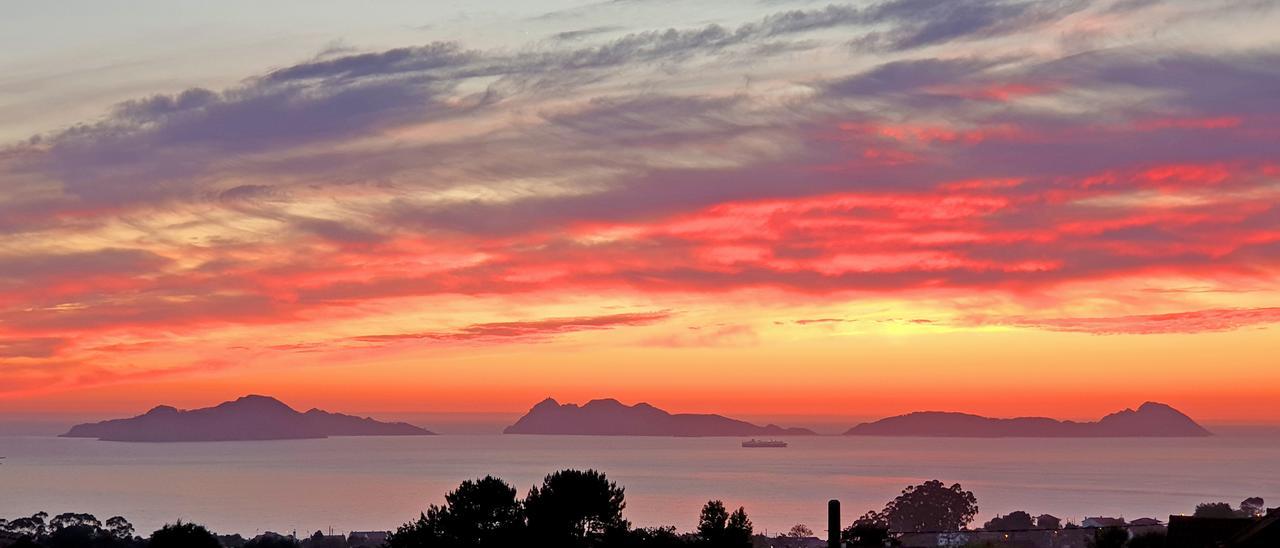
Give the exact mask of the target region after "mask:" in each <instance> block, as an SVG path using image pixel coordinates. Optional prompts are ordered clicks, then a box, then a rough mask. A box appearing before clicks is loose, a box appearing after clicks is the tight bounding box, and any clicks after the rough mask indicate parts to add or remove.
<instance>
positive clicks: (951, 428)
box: [845, 402, 1212, 438]
mask: <svg viewBox="0 0 1280 548" xmlns="http://www.w3.org/2000/svg"><path fill="white" fill-rule="evenodd" d="M845 435H846V436H928V437H944V436H945V437H977V438H1001V437H1044V438H1103V437H1113V438H1115V437H1202V436H1211V435H1212V433H1210V432H1209V431H1208V430H1206V429H1205V428H1204V427H1202V426H1200V425H1199V424H1196V422H1195V421H1193V420H1191V418H1190V417H1188V416H1186V415H1184V414H1182V413H1181V412H1180V411H1178V410H1177V409H1174V408H1172V407H1170V406H1168V405H1165V404H1163V403H1155V402H1147V403H1144V404H1142V406H1141V407H1138V409H1137V410H1136V411H1135V410H1132V409H1125V410H1124V411H1120V412H1118V413H1112V414H1110V415H1107V416H1105V417H1103V418H1102V419H1101V420H1099V421H1097V422H1073V421H1059V420H1054V419H1049V418H1044V417H1020V418H1014V419H993V418H988V417H982V416H978V415H971V414H967V413H947V412H939V411H923V412H917V413H909V414H906V415H899V416H897V417H889V418H886V419H880V420H878V421H875V422H867V423H862V424H859V425H857V426H855V427H853V428H850V429H849V430H848V431H847V432H845Z"/></svg>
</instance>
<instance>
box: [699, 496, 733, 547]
mask: <svg viewBox="0 0 1280 548" xmlns="http://www.w3.org/2000/svg"><path fill="white" fill-rule="evenodd" d="M728 527H729V511H728V510H725V508H724V503H723V502H721V501H718V500H712V501H707V503H706V504H705V505H703V506H702V514H701V515H699V516H698V538H700V539H702V540H703V541H704V542H715V541H718V540H720V539H722V538H724V535H725V530H726V529H727V528H728Z"/></svg>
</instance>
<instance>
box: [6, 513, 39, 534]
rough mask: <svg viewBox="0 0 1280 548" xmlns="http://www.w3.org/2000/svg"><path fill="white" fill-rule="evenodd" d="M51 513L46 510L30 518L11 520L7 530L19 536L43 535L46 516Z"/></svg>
mask: <svg viewBox="0 0 1280 548" xmlns="http://www.w3.org/2000/svg"><path fill="white" fill-rule="evenodd" d="M48 517H49V514H47V513H45V512H36V513H35V514H34V515H32V516H31V517H29V518H18V519H15V520H13V521H10V522H9V523H8V525H7V526H6V528H5V530H6V531H7V532H9V533H12V534H14V535H17V536H19V537H32V538H37V537H42V536H44V533H45V529H46V526H45V522H44V520H45V518H48Z"/></svg>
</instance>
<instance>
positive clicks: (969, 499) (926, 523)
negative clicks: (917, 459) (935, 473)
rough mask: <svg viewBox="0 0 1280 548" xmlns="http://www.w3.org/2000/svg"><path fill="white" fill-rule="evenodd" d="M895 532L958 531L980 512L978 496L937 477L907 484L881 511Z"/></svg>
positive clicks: (958, 485)
mask: <svg viewBox="0 0 1280 548" xmlns="http://www.w3.org/2000/svg"><path fill="white" fill-rule="evenodd" d="M881 513H882V514H883V515H884V518H885V519H886V521H887V522H888V524H889V529H891V530H893V531H895V532H922V531H959V530H960V529H961V528H962V527H964V526H966V525H968V524H969V522H972V521H973V517H974V516H976V515H978V498H977V497H975V496H974V495H973V493H971V492H969V491H965V490H964V489H963V488H961V487H960V484H958V483H957V484H954V485H952V486H951V487H946V486H944V485H943V484H942V482H941V481H938V480H930V481H926V482H924V483H922V484H920V485H912V486H908V487H907V488H906V489H903V490H902V494H901V495H898V497H897V498H895V499H893V500H892V501H890V502H889V504H888V505H886V506H885V508H884V510H883V511H882V512H881Z"/></svg>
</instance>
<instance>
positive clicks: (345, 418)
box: [62, 395, 433, 442]
mask: <svg viewBox="0 0 1280 548" xmlns="http://www.w3.org/2000/svg"><path fill="white" fill-rule="evenodd" d="M432 434H433V432H431V431H428V430H425V429H422V428H419V427H417V426H413V425H411V424H408V423H403V422H380V421H376V420H373V419H371V418H365V417H356V416H353V415H344V414H341V413H330V412H327V411H321V410H319V409H311V410H309V411H307V412H305V413H300V412H298V411H296V410H294V409H293V408H292V407H289V406H288V405H285V404H284V402H281V401H280V400H277V399H275V398H271V397H268V396H258V395H249V396H244V397H242V398H239V399H236V400H234V401H228V402H223V403H221V404H218V405H216V406H213V407H206V408H202V409H192V410H189V411H181V410H178V409H177V408H174V407H171V406H168V405H160V406H157V407H155V408H153V409H151V410H150V411H148V412H146V414H143V415H139V416H136V417H133V418H128V419H116V420H108V421H102V422H95V423H86V424H77V425H75V426H73V427H71V430H69V431H67V433H65V434H63V435H62V437H64V438H98V439H100V440H104V441H136V442H178V441H249V440H287V439H314V438H326V437H329V436H429V435H432Z"/></svg>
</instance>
